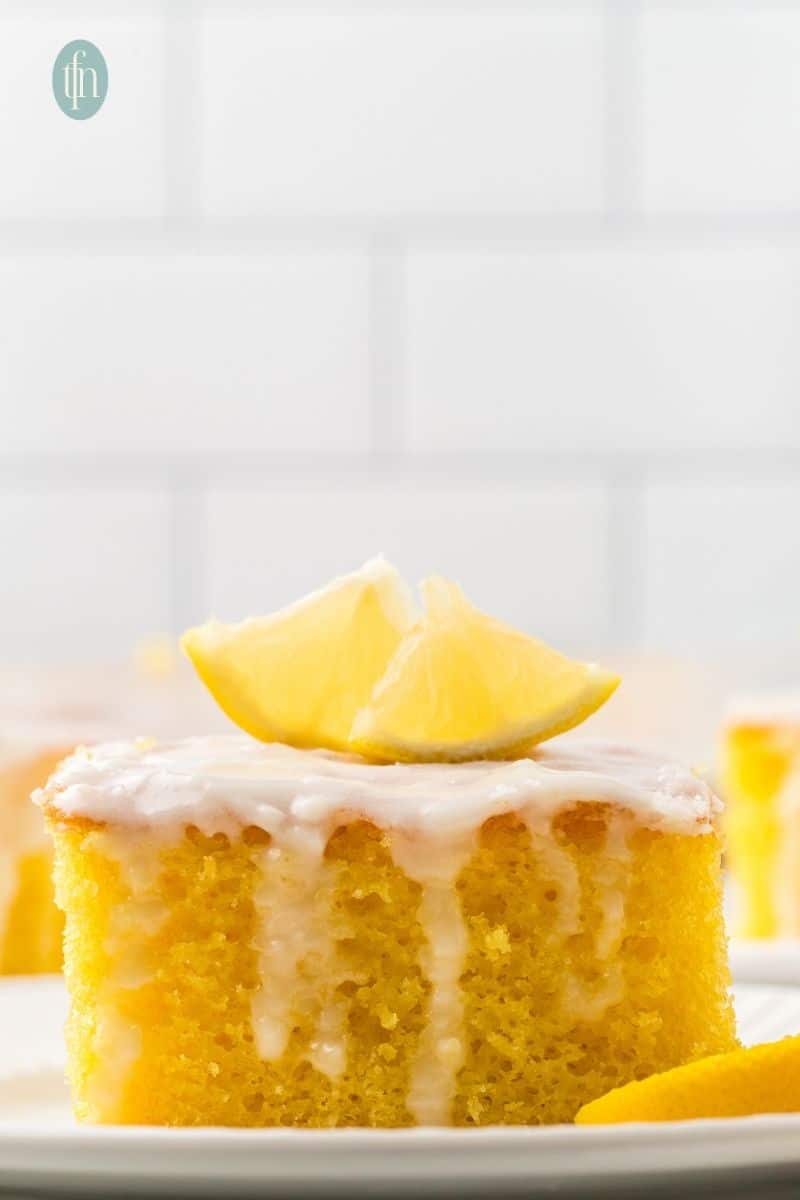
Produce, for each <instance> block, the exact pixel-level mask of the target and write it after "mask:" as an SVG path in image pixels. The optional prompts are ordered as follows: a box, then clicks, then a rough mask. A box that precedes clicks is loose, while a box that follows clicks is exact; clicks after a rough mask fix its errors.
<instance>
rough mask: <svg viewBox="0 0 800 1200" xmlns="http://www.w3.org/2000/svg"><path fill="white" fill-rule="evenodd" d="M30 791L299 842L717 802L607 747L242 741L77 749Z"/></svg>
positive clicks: (57, 800)
mask: <svg viewBox="0 0 800 1200" xmlns="http://www.w3.org/2000/svg"><path fill="white" fill-rule="evenodd" d="M37 798H38V801H39V803H45V804H49V805H52V807H53V808H54V809H55V810H57V811H58V812H61V813H63V814H64V815H65V816H73V817H88V818H90V819H92V820H95V821H100V822H109V823H111V824H118V825H130V826H159V825H161V826H163V825H170V824H172V825H195V826H197V828H199V829H200V830H201V831H202V832H204V833H207V834H213V833H235V832H236V831H237V830H239V829H241V828H242V827H243V826H247V825H257V826H259V827H260V828H261V829H264V830H266V831H267V832H269V833H271V834H281V835H283V834H287V833H288V832H289V831H290V830H292V831H293V836H295V837H297V836H302V834H303V831H304V830H307V831H309V833H311V832H312V831H315V830H318V829H319V828H320V827H322V828H323V829H327V830H330V829H332V828H333V827H335V826H336V825H337V824H342V823H346V822H347V821H349V820H355V819H359V818H364V819H367V820H369V821H372V822H373V823H374V824H376V825H378V826H379V827H381V828H383V829H390V830H399V831H402V832H406V833H429V834H431V835H438V836H444V835H447V836H458V835H460V834H466V833H469V832H470V831H472V830H474V829H476V828H477V827H479V826H480V825H481V824H482V823H483V822H484V821H486V820H487V819H489V818H490V817H493V816H499V815H501V814H503V813H508V812H519V813H520V814H523V813H524V812H525V811H526V810H527V811H529V812H530V813H531V814H540V815H542V816H545V817H552V816H554V815H555V814H556V813H558V812H559V811H561V810H563V809H566V808H570V807H572V806H573V805H575V804H579V803H581V802H592V803H595V804H596V803H600V802H606V803H609V804H613V805H616V806H618V807H620V808H624V809H626V810H627V811H629V812H630V813H631V814H632V815H633V817H634V818H635V819H636V820H637V821H638V822H639V823H640V824H642V825H645V826H647V827H649V828H652V829H658V830H661V831H663V832H665V833H687V834H703V833H708V832H710V830H711V829H712V827H713V825H714V822H715V819H716V817H717V816H718V815H719V812H720V808H721V806H720V802H719V800H718V799H717V798H716V796H715V795H714V793H713V792H712V791H711V789H710V788H709V787H708V785H707V784H706V783H705V782H703V781H702V780H701V779H698V778H697V777H696V776H695V775H693V774H692V773H691V772H690V771H688V770H687V769H685V768H683V767H681V766H680V765H678V764H676V763H674V762H670V761H665V760H663V759H660V758H655V757H653V756H652V755H650V754H648V753H645V752H642V751H637V750H633V749H630V748H626V747H620V746H613V745H606V744H603V743H598V744H592V743H586V744H580V743H573V742H569V743H564V744H561V745H558V744H556V745H554V746H544V747H541V748H540V749H538V750H537V751H536V753H535V756H532V757H530V758H524V759H519V760H517V761H515V762H471V763H458V764H447V763H430V764H417V763H415V764H408V765H406V764H402V765H401V764H398V765H393V766H377V765H374V764H371V763H367V762H364V761H363V760H361V759H357V758H354V757H350V756H346V755H337V754H333V753H328V752H325V751H318V750H314V751H312V750H295V749H293V748H291V747H288V746H281V745H263V744H261V743H259V742H256V741H254V740H253V739H251V738H248V737H244V736H238V735H232V736H225V737H207V738H188V739H185V740H184V741H178V742H166V743H160V744H156V743H152V742H139V743H137V742H116V743H109V744H106V745H100V746H95V747H92V748H90V749H86V750H80V751H78V752H77V753H76V754H74V755H72V756H71V757H70V758H69V759H67V760H66V761H65V762H64V763H62V765H61V766H60V767H59V768H58V770H57V771H56V772H55V774H54V775H53V777H52V778H51V780H50V783H49V785H48V787H47V788H46V789H45V790H44V791H43V792H39V793H37ZM315 836H318V834H315Z"/></svg>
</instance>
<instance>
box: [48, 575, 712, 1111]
mask: <svg viewBox="0 0 800 1200" xmlns="http://www.w3.org/2000/svg"><path fill="white" fill-rule="evenodd" d="M423 596H424V599H425V607H426V611H425V613H424V614H423V615H418V614H417V613H416V612H415V610H414V609H413V606H412V605H410V603H408V602H407V599H406V595H405V589H404V587H403V585H402V582H401V581H400V579H399V577H398V576H397V573H396V572H394V570H393V569H392V568H391V567H389V565H388V564H386V563H384V562H383V561H382V560H377V561H373V562H371V563H369V564H367V566H366V567H365V568H362V570H361V571H359V572H355V573H354V574H353V575H350V576H345V577H343V578H342V579H340V580H336V581H334V583H333V584H331V585H329V587H327V588H325V589H323V590H322V591H320V592H317V593H314V594H313V595H312V596H310V597H308V598H307V600H305V601H303V602H301V603H300V604H298V605H293V606H292V607H291V608H289V609H285V610H283V611H282V612H280V613H278V614H275V615H274V616H271V617H263V618H256V619H251V620H248V621H246V622H243V623H242V624H240V625H236V626H224V625H221V624H220V623H219V622H210V623H208V624H207V625H205V626H202V627H200V628H199V629H196V630H192V631H190V633H189V634H188V635H187V636H186V637H185V639H184V644H185V646H186V648H187V651H188V653H189V654H190V656H191V657H192V661H193V662H194V663H195V666H196V668H197V670H198V673H199V674H200V676H201V678H202V679H203V680H204V681H205V682H206V683H207V685H208V687H209V689H210V690H211V691H212V693H213V695H214V696H215V697H216V698H217V700H218V702H219V703H220V705H221V707H223V708H224V710H225V711H226V712H227V713H228V714H229V715H230V716H231V718H232V719H233V720H234V721H236V722H237V723H238V724H239V725H240V726H241V727H242V728H244V729H245V730H246V731H247V732H248V733H249V734H253V735H255V736H252V737H249V736H242V735H241V734H231V735H228V736H223V737H219V738H192V739H188V740H182V741H175V742H166V743H164V744H158V743H156V742H153V741H138V742H122V743H111V744H107V745H102V746H98V747H95V748H94V749H91V750H88V751H82V752H79V753H77V754H76V755H74V756H72V757H71V758H70V759H68V760H67V761H66V762H64V763H63V764H62V765H61V766H60V767H59V768H58V769H57V770H56V772H55V773H54V775H53V777H52V778H51V780H50V782H49V783H48V785H47V787H46V788H45V789H44V791H43V792H42V793H40V794H39V795H38V796H37V800H38V802H39V804H40V805H41V806H42V808H43V810H44V812H45V815H46V818H47V821H48V824H49V826H50V828H51V830H52V832H53V837H54V841H55V854H56V867H55V879H56V887H57V896H58V900H59V903H60V904H61V906H62V908H63V909H64V912H65V914H66V939H65V946H66V952H65V970H66V977H67V984H68V987H69V992H70V997H71V1014H70V1018H69V1025H68V1045H69V1074H70V1079H71V1084H72V1091H73V1098H74V1106H75V1111H76V1113H77V1115H78V1117H79V1118H80V1119H81V1120H84V1121H89V1122H121V1123H135V1124H160V1125H161V1124H163V1125H239V1126H241V1125H246V1126H247V1125H250V1126H267V1125H278V1126H296V1127H326V1126H358V1125H362V1126H363V1125H367V1126H405V1125H414V1124H419V1125H451V1124H452V1125H491V1124H511V1125H513V1124H531V1125H532V1124H541V1123H549V1122H558V1121H569V1120H572V1118H573V1117H574V1116H575V1113H576V1112H577V1111H578V1109H579V1108H580V1107H581V1106H582V1105H584V1104H586V1103H587V1102H588V1101H590V1100H592V1099H594V1098H595V1097H597V1096H600V1095H602V1094H604V1093H605V1092H607V1091H608V1090H609V1089H610V1088H612V1087H615V1086H617V1085H619V1084H623V1083H626V1082H628V1081H629V1080H631V1079H636V1078H641V1077H644V1076H647V1075H650V1074H652V1073H654V1072H656V1071H661V1070H664V1069H666V1068H669V1067H672V1066H675V1065H677V1064H679V1063H685V1062H689V1061H692V1060H693V1059H696V1058H699V1057H703V1056H705V1055H708V1054H713V1053H715V1052H719V1051H724V1050H728V1049H730V1048H732V1047H733V1046H734V1045H735V1044H736V1043H735V1035H734V1021H733V1011H732V1008H731V1003H730V997H729V994H728V989H729V977H728V968H727V960H726V945H725V933H724V928H723V921H722V911H721V892H720V840H719V833H718V828H717V825H718V818H719V807H720V806H719V802H718V801H717V799H716V797H715V796H714V795H713V793H712V792H711V791H710V790H709V788H708V787H707V786H706V784H704V783H703V782H701V781H700V780H699V779H697V778H696V777H695V776H694V775H693V774H692V773H691V772H688V771H685V770H683V769H682V768H680V767H678V766H676V765H674V764H671V763H667V762H663V761H661V760H660V759H659V758H653V757H652V756H649V755H647V754H644V753H641V752H637V751H634V750H630V749H625V748H619V747H614V746H596V747H591V746H587V747H583V748H581V747H574V746H572V745H570V744H569V743H562V744H558V743H556V744H554V745H553V746H549V747H541V746H538V745H534V743H536V742H538V741H540V740H541V739H543V738H545V737H546V736H548V734H551V733H553V732H556V731H557V730H564V729H569V728H571V727H572V726H574V725H575V724H577V723H578V721H580V720H581V719H582V717H584V716H585V715H587V714H588V713H589V712H591V711H592V710H593V709H595V708H596V707H597V706H598V705H599V704H600V703H602V701H603V700H604V699H605V698H606V697H607V696H608V695H609V694H610V693H611V691H613V689H614V687H615V686H616V684H617V683H618V680H617V679H616V677H614V676H612V675H609V674H608V673H607V672H604V671H602V670H601V669H600V668H597V667H594V666H593V665H592V664H584V663H575V662H572V661H570V660H569V659H567V658H565V657H564V656H563V655H560V654H558V653H557V652H555V651H553V650H550V649H549V647H546V646H544V645H543V644H542V643H541V642H537V641H535V640H534V639H532V638H529V637H527V636H526V635H524V634H522V633H518V632H516V631H514V630H510V629H508V628H507V627H506V626H504V625H502V624H500V623H499V622H496V621H494V620H493V619H492V618H490V617H488V616H486V615H485V614H483V613H480V612H479V611H478V610H476V609H474V608H472V606H471V605H469V604H468V602H467V601H466V600H465V599H464V597H463V596H462V595H461V593H460V591H459V590H458V589H457V588H455V586H454V585H452V584H450V583H447V582H446V581H444V580H437V581H433V582H430V583H428V585H427V586H426V587H424V588H423ZM287 743H291V744H287ZM355 748H358V749H359V750H360V751H361V755H359V754H356V753H353V752H352V751H353V750H354V749H355ZM393 755H394V756H396V758H398V759H402V760H403V761H402V762H392V761H386V760H387V759H391V757H392V756H393ZM437 759H438V760H439V761H437Z"/></svg>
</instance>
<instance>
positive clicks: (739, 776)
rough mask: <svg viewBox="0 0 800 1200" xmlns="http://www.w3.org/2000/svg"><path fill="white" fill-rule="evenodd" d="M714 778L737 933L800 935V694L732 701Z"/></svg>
mask: <svg viewBox="0 0 800 1200" xmlns="http://www.w3.org/2000/svg"><path fill="white" fill-rule="evenodd" d="M720 778H721V781H722V787H723V791H724V794H725V798H726V800H727V820H726V827H727V828H726V832H727V848H728V860H729V864H730V869H731V875H732V878H733V881H734V884H735V889H736V896H735V900H736V904H735V909H736V912H735V918H736V929H737V932H738V933H739V935H740V936H741V937H745V938H770V937H797V936H800V697H793V696H782V697H781V696H776V697H773V698H766V697H763V698H759V699H756V698H752V699H749V700H740V701H737V702H736V703H735V704H734V705H732V706H731V708H730V710H729V712H728V714H727V717H726V720H725V724H724V727H723V731H722V738H721V748H720Z"/></svg>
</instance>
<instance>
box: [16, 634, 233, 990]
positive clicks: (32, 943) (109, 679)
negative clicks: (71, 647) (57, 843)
mask: <svg viewBox="0 0 800 1200" xmlns="http://www.w3.org/2000/svg"><path fill="white" fill-rule="evenodd" d="M145 654H146V657H147V661H146V662H144V663H142V662H139V663H137V664H135V665H125V666H119V667H117V668H115V669H112V668H110V667H105V668H103V669H102V670H100V669H95V670H91V669H86V668H85V669H81V670H77V669H60V670H58V669H57V670H32V669H28V670H24V671H23V670H17V671H9V672H3V673H2V675H0V974H3V975H8V974H14V975H17V974H25V975H29V974H37V973H39V972H49V971H58V970H60V968H61V958H62V951H61V934H62V928H63V917H62V914H61V912H60V910H59V909H58V908H57V907H56V904H55V901H54V897H53V884H52V878H51V876H52V858H53V851H52V842H51V839H50V838H49V836H48V834H47V830H46V828H45V823H44V821H43V819H42V814H41V813H40V812H39V811H38V809H36V808H35V807H34V806H33V805H32V804H31V800H30V798H31V793H32V792H33V791H34V790H36V789H37V788H39V787H41V786H42V785H43V784H45V783H46V782H47V779H48V776H49V775H50V774H51V772H52V771H53V770H54V768H55V766H56V764H57V763H58V762H59V760H60V759H62V758H63V757H64V756H65V755H67V754H69V753H71V752H72V751H73V750H74V749H75V747H76V746H77V745H80V744H81V743H85V742H97V741H107V740H108V739H109V738H111V737H124V736H128V735H132V734H136V733H139V732H143V731H146V732H156V733H159V734H160V735H162V736H172V735H176V734H178V733H179V732H196V731H197V730H198V729H200V730H209V731H210V730H212V729H213V728H214V725H215V723H216V724H219V722H218V721H215V720H214V719H212V718H214V717H215V716H216V714H215V713H214V710H213V706H210V707H209V706H206V708H205V709H204V708H203V707H202V705H200V704H198V702H197V701H198V689H197V688H192V689H191V690H189V688H188V687H187V682H188V681H187V680H186V679H184V678H183V677H182V676H180V675H179V673H178V671H177V670H176V669H175V668H172V669H170V662H169V659H168V658H167V655H166V648H165V647H164V646H163V645H162V644H161V643H154V642H152V640H151V641H150V642H148V643H147V645H146V646H143V647H142V651H141V655H142V657H144V656H145ZM173 656H174V650H173ZM187 669H188V668H187ZM202 698H203V697H200V699H202Z"/></svg>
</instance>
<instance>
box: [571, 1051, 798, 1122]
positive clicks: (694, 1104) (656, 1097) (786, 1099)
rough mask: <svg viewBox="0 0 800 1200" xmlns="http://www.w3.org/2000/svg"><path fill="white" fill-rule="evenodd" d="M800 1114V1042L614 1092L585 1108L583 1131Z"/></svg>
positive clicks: (714, 1060)
mask: <svg viewBox="0 0 800 1200" xmlns="http://www.w3.org/2000/svg"><path fill="white" fill-rule="evenodd" d="M779 1112H800V1037H788V1038H784V1039H783V1040H782V1041H780V1042H768V1043H766V1044H765V1045H762V1046H751V1047H750V1048H749V1049H747V1050H732V1051H731V1052H730V1053H729V1054H715V1055H713V1056H712V1057H711V1058H702V1059H699V1060H698V1061H697V1062H693V1063H688V1064H687V1065H686V1066H684V1067H675V1068H674V1069H673V1070H671V1071H664V1072H662V1073H661V1074H660V1075H651V1076H650V1078H649V1079H642V1080H639V1081H638V1082H637V1083H628V1084H626V1085H625V1087H620V1088H615V1089H614V1091H613V1092H609V1093H608V1094H607V1095H605V1096H601V1097H600V1099H599V1100H593V1101H592V1102H591V1104H585V1105H584V1106H583V1108H582V1109H581V1110H580V1112H579V1113H578V1115H577V1117H576V1118H575V1121H576V1123H577V1124H578V1125H616V1124H620V1123H622V1122H626V1121H687V1120H692V1119H694V1118H700V1117H747V1116H753V1115H755V1114H756V1113H779Z"/></svg>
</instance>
